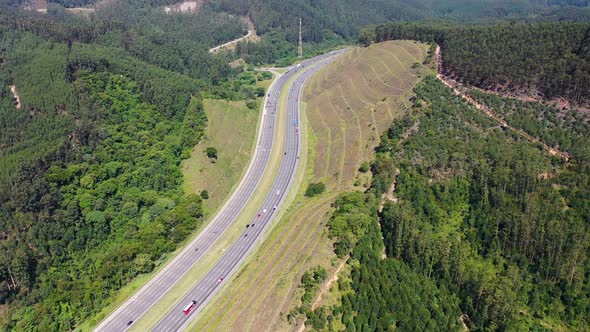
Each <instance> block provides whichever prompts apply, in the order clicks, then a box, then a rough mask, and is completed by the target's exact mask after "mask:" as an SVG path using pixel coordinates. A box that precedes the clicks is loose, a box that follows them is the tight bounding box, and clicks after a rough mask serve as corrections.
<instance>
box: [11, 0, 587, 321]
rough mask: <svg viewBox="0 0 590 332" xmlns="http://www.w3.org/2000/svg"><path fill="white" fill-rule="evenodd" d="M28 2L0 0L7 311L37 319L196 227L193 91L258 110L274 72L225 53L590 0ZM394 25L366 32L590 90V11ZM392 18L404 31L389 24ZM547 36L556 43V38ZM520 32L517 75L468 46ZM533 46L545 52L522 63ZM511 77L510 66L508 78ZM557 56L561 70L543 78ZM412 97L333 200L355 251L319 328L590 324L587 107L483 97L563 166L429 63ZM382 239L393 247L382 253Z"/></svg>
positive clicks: (90, 299) (252, 53)
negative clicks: (588, 18)
mask: <svg viewBox="0 0 590 332" xmlns="http://www.w3.org/2000/svg"><path fill="white" fill-rule="evenodd" d="M22 2H23V1H19V0H14V1H5V2H2V3H1V4H0V83H1V86H0V312H1V313H2V315H1V317H0V326H1V327H2V328H4V329H8V330H13V329H14V330H39V331H64V330H71V329H73V328H75V327H76V326H77V324H79V323H80V322H81V321H83V320H85V319H88V318H89V317H93V314H95V313H96V312H98V311H99V310H100V309H101V308H102V307H104V306H105V305H106V304H108V303H110V302H111V301H112V296H113V294H115V293H116V292H117V290H118V289H120V288H121V287H122V286H124V285H125V284H126V283H128V282H129V281H130V280H132V279H133V278H134V277H136V276H137V275H139V274H142V273H147V272H150V271H151V270H152V269H153V268H154V267H155V266H156V265H157V264H159V263H160V262H161V261H162V260H163V259H165V258H166V253H168V252H170V251H172V250H174V249H175V248H176V247H177V245H178V244H179V243H181V242H182V241H183V240H184V239H185V238H186V237H187V236H188V234H190V233H191V232H192V231H193V230H195V229H196V228H198V227H199V226H200V225H201V224H202V222H203V219H204V218H203V217H204V216H203V211H202V204H201V198H200V197H198V196H195V195H185V193H184V192H182V190H181V189H180V182H181V173H180V168H179V165H180V162H181V160H183V159H184V158H186V157H187V156H188V154H189V152H190V149H191V148H192V146H193V145H194V144H196V143H197V142H198V141H199V139H200V137H201V135H202V134H203V130H204V128H205V126H206V118H205V115H204V112H203V109H202V104H201V100H202V98H203V97H208V98H224V99H246V100H248V101H249V105H253V107H256V105H257V102H256V98H259V97H260V96H263V95H264V91H262V92H261V91H259V90H257V89H256V88H255V84H256V82H257V81H258V80H262V79H267V78H268V75H264V74H261V73H257V72H254V71H253V70H251V69H250V70H243V69H240V68H232V67H230V66H229V65H228V62H230V61H232V60H235V59H236V58H237V57H242V58H244V59H245V60H246V61H247V62H248V63H250V64H268V63H278V64H280V65H286V64H289V63H291V62H292V61H293V60H294V59H295V54H296V40H297V20H298V18H299V17H301V16H303V17H304V40H305V42H306V44H305V54H306V56H309V55H313V54H317V53H320V52H323V51H325V50H326V49H329V48H334V47H339V46H341V45H342V44H344V43H347V42H349V41H351V40H352V38H354V37H355V36H356V34H357V32H358V30H359V28H361V27H363V26H365V25H367V24H373V23H379V22H386V21H390V20H415V19H429V18H443V19H449V20H452V21H469V22H474V21H476V22H482V21H488V20H490V21H495V20H498V19H506V18H523V17H524V18H529V19H531V20H534V19H537V17H545V16H546V17H548V18H551V19H555V20H559V19H562V18H564V17H565V18H575V19H579V20H584V19H585V16H584V15H585V14H584V13H586V12H587V10H586V9H582V8H578V7H575V11H572V8H574V7H571V6H582V7H583V6H587V3H584V2H583V1H525V0H522V1H517V2H514V3H509V4H508V3H504V2H502V1H497V0H486V1H483V2H480V3H478V4H473V3H472V2H469V3H468V2H467V1H466V0H456V1H445V2H438V1H431V0H422V1H418V2H415V1H402V0H400V1H385V0H378V1H349V0H342V1H327V0H320V1H310V0H288V1H282V2H278V1H272V2H271V1H268V0H252V1H242V0H211V1H207V2H206V4H205V6H204V7H203V8H202V10H201V11H200V12H199V13H198V14H191V15H182V14H174V15H168V14H165V13H163V11H162V10H161V8H160V6H162V5H167V4H171V3H173V1H169V0H149V1H146V0H132V1H117V2H113V3H110V4H109V5H107V6H104V7H101V8H99V9H98V10H97V11H96V12H95V13H94V14H92V15H90V16H89V17H87V18H86V17H78V16H75V15H71V14H69V13H67V12H66V11H65V10H64V8H63V7H72V6H80V5H84V6H86V5H88V6H90V5H93V4H94V3H95V2H94V1H91V0H56V1H51V3H52V4H51V5H50V6H49V12H48V14H40V13H34V12H26V11H22V10H19V9H17V7H16V6H18V5H21V4H22ZM558 5H559V6H561V5H566V6H567V7H566V8H561V7H558ZM235 14H240V15H248V16H250V17H251V18H252V20H253V21H254V23H255V24H256V27H257V29H258V32H259V33H262V34H263V35H264V37H263V40H262V41H261V42H259V43H243V44H240V45H238V47H237V52H236V53H235V54H224V55H219V56H214V55H211V54H209V52H208V49H209V48H210V47H212V46H214V45H217V44H221V43H223V42H225V41H228V40H231V39H234V38H236V37H238V36H241V35H243V34H244V33H245V26H244V25H243V24H242V23H241V22H240V20H239V18H238V17H236V15H235ZM575 15H578V16H576V17H574V16H575ZM394 26H395V25H393V24H389V25H382V26H380V27H381V30H375V29H373V30H372V31H371V32H372V35H371V36H370V37H371V38H372V39H373V40H375V39H377V40H385V39H386V38H393V37H392V36H394V35H395V36H396V37H395V38H400V36H401V37H403V38H413V39H420V40H427V41H432V40H436V41H439V42H440V43H441V45H443V48H444V56H445V61H448V63H449V66H450V67H449V68H450V69H449V70H452V72H453V73H455V74H456V75H458V76H463V77H464V80H465V81H466V82H469V83H471V84H480V85H489V84H493V83H501V84H505V83H507V82H508V80H510V83H512V84H521V85H523V87H530V86H536V87H538V88H539V90H540V91H541V92H543V93H544V94H546V95H547V96H566V97H569V98H572V99H574V100H585V98H586V99H587V97H588V91H587V90H588V76H587V74H588V71H587V70H586V69H587V65H588V63H589V62H590V60H589V58H588V40H589V38H588V25H587V24H586V25H584V24H573V23H567V24H553V25H552V24H536V25H519V24H516V25H512V27H515V28H514V29H513V30H523V31H518V33H516V32H515V33H511V32H510V31H509V30H510V29H509V27H510V26H511V25H499V26H490V27H475V26H459V25H457V23H453V24H451V23H441V22H437V23H429V24H425V23H420V24H414V25H412V24H404V25H399V26H402V27H403V28H402V30H395V29H398V28H392V27H394ZM521 27H524V28H523V29H520V28H521ZM387 29H392V30H387ZM403 29H405V30H403ZM385 31H396V32H395V33H391V34H389V35H388V37H385V35H384V34H383V32H385ZM400 31H403V33H406V34H405V35H402V34H401V33H400ZM365 33H366V32H365ZM463 34H465V36H463ZM496 34H497V35H496ZM544 35H546V36H548V37H551V38H553V39H556V40H554V41H553V42H552V43H551V44H549V42H548V41H547V40H549V39H551V38H547V40H544V39H542V38H541V36H544ZM498 36H502V38H507V39H510V38H512V39H511V40H509V41H508V42H506V44H505V45H501V46H502V47H498V48H499V49H498V50H493V51H492V53H491V54H488V53H482V52H483V51H482V50H481V49H478V48H477V45H471V46H469V45H461V43H463V42H470V43H474V44H478V45H479V44H482V45H484V44H485V45H488V46H494V47H495V46H497V45H498V44H500V41H499V40H498V39H497V38H498ZM384 38H385V39H384ZM441 38H442V39H441ZM519 38H521V39H522V38H526V39H525V40H526V41H527V43H530V44H531V45H532V46H531V50H534V49H535V48H534V47H539V48H543V50H544V52H542V54H540V55H539V56H538V57H536V58H530V59H529V58H526V57H525V56H524V55H523V54H524V53H523V54H520V53H519V54H518V56H519V57H518V58H517V59H514V58H512V61H513V62H510V61H509V60H510V57H505V56H503V54H501V56H498V57H497V59H496V58H494V59H492V60H493V61H496V62H494V64H495V65H496V66H504V65H505V66H508V67H506V68H507V69H506V70H502V69H500V68H495V67H494V68H489V66H486V64H485V63H477V61H475V60H474V57H473V56H474V54H475V55H478V56H488V57H494V56H495V54H496V53H493V52H508V51H512V49H514V48H515V47H516V45H519V43H518V42H517V40H518V39H519ZM533 46H534V47H533ZM453 49H454V51H453ZM478 52H479V53H478ZM556 52H557V53H558V54H557V55H556V54H555V53H556ZM559 52H561V53H559ZM527 59H528V60H527ZM531 59H533V60H534V61H540V60H543V61H545V62H546V63H545V64H542V65H540V66H539V65H535V64H529V63H528V62H527V65H526V66H523V65H522V62H523V61H524V62H526V61H529V62H530V61H533V60H531ZM490 61H491V60H490ZM463 67H466V68H468V69H469V70H468V71H465V72H461V68H463ZM510 68H516V69H515V70H510ZM585 70H586V71H585ZM515 73H518V75H520V76H519V77H518V79H516V78H512V77H511V76H510V75H516V74H515ZM549 73H552V74H559V75H557V76H555V77H553V78H554V79H553V80H548V79H547V77H548V75H549ZM544 75H545V76H544ZM10 85H15V86H16V87H17V91H18V94H19V96H20V99H21V104H22V105H21V106H22V107H21V108H20V109H16V108H15V106H14V102H13V95H12V93H11V91H10V89H9V88H8V87H9V86H10ZM417 93H418V97H419V98H418V101H416V106H415V111H416V112H415V114H413V115H412V116H411V117H409V118H407V119H405V120H404V121H402V122H400V123H397V124H396V125H395V126H394V127H392V128H391V129H390V130H389V131H388V133H387V135H385V136H384V137H383V142H382V144H381V145H380V147H379V149H378V151H379V153H378V157H377V159H376V161H375V162H374V163H373V166H372V171H373V173H374V175H375V178H374V181H373V186H372V188H371V189H370V191H369V192H368V193H367V194H362V193H353V194H349V195H345V196H343V197H341V198H340V199H339V200H338V201H337V202H336V204H335V207H336V208H337V209H336V212H335V215H334V217H333V218H332V221H331V223H330V226H331V230H330V232H331V235H332V236H333V237H335V238H337V239H338V241H337V245H336V247H335V250H336V251H337V253H338V255H339V256H341V257H344V256H346V255H348V254H350V255H351V260H352V262H354V264H355V265H354V266H353V269H352V278H351V280H350V283H348V284H343V285H342V289H345V290H346V293H345V294H346V295H345V296H344V297H343V303H342V306H339V307H334V308H323V309H321V310H322V311H321V312H315V313H314V312H307V314H308V316H309V318H310V320H311V321H312V322H313V323H314V324H313V325H314V326H316V327H317V328H321V327H322V326H326V325H322V324H327V323H326V322H328V321H329V320H340V321H341V322H342V323H343V324H345V326H347V327H349V328H350V329H351V330H353V329H356V330H359V329H360V330H373V329H380V328H385V327H387V326H390V325H392V324H395V325H396V326H398V327H400V328H403V329H412V330H420V329H430V328H433V327H438V326H443V327H444V329H448V330H454V329H456V328H457V327H458V326H459V324H460V321H459V320H458V317H459V316H460V315H461V314H466V315H467V316H468V319H467V323H468V325H470V327H473V328H474V329H480V328H481V329H494V328H506V329H517V328H520V327H521V326H523V325H522V324H525V325H526V326H535V327H538V325H539V322H540V321H543V322H548V323H547V324H558V325H559V324H564V325H566V326H568V327H572V328H580V329H583V328H587V324H588V322H587V317H585V315H584V313H587V312H588V304H587V303H588V299H587V298H588V287H589V286H588V281H587V278H586V274H587V271H588V261H587V257H586V256H587V255H586V254H587V251H588V245H587V243H588V240H589V236H588V229H587V227H588V226H587V221H588V207H587V202H588V199H589V193H588V187H589V186H588V181H589V180H588V179H589V176H588V155H590V154H589V153H587V151H588V146H589V145H588V144H587V143H588V142H587V139H588V132H589V131H588V126H587V124H588V123H587V120H586V119H585V118H583V117H579V116H578V115H576V113H574V112H571V113H567V112H566V113H563V112H560V111H557V110H555V109H553V108H550V107H547V106H540V105H537V104H527V103H520V102H514V101H511V100H506V99H499V98H497V97H494V96H487V95H484V94H482V95H478V94H474V95H473V96H474V98H476V99H478V100H480V101H482V102H484V103H486V104H488V105H490V107H493V108H494V109H495V110H496V111H497V112H498V113H499V114H502V115H503V116H505V117H506V118H507V119H508V120H509V121H510V122H513V123H515V125H517V126H518V127H519V128H523V129H524V130H526V131H528V132H530V133H531V134H533V135H535V136H537V137H540V138H542V139H543V140H546V141H547V142H549V144H551V145H553V146H557V147H559V148H562V149H565V150H566V151H568V152H570V153H571V154H572V155H573V156H574V160H573V163H572V164H571V165H567V166H566V165H562V164H561V163H560V162H559V161H558V160H553V159H550V158H548V157H547V156H545V155H543V154H542V153H541V152H540V151H541V150H540V149H539V147H537V146H531V145H530V144H528V143H526V142H521V141H519V138H518V136H513V135H511V134H510V133H509V132H504V131H503V130H502V129H501V128H499V127H497V126H496V125H495V124H493V123H491V120H489V119H487V118H485V117H483V116H481V115H480V114H479V113H477V112H475V111H473V110H471V109H470V108H469V107H467V106H465V105H464V104H463V103H462V102H460V101H459V100H457V99H456V98H454V97H451V96H450V94H449V93H448V91H446V90H445V89H443V88H442V87H441V86H440V84H438V83H436V82H435V81H434V80H433V79H428V80H426V81H425V83H423V84H422V85H421V86H420V87H419V88H418V89H417ZM441 96H442V97H443V98H442V99H441V98H440V97H441ZM441 110H445V112H441ZM416 122H420V126H419V130H418V132H417V134H416V135H412V136H410V138H409V139H408V140H407V141H406V142H402V143H400V142H399V137H400V136H399V135H400V133H403V132H404V131H405V130H407V129H408V128H410V127H411V126H412V125H413V124H414V123H416ZM435 133H436V134H437V135H446V136H435ZM482 133H485V135H483V134H482ZM418 134H420V135H418ZM467 142H469V143H470V144H471V145H469V144H467ZM506 142H508V143H506ZM437 144H438V145H437ZM523 158H527V159H526V162H524V161H523ZM395 169H399V170H400V175H399V177H398V178H397V181H398V183H399V184H398V188H399V189H398V193H397V194H398V196H399V198H400V201H401V203H400V204H397V205H394V204H386V206H385V209H384V210H383V212H382V213H381V214H379V213H378V212H377V210H376V206H377V202H378V200H379V197H380V193H381V192H382V191H383V189H384V188H386V187H388V185H389V184H390V183H391V181H392V180H393V178H394V174H395V172H393V170H395ZM546 202H550V204H547V203H546ZM541 203H544V204H541ZM506 212H510V213H506ZM377 217H380V218H381V231H382V233H383V235H384V239H383V240H382V239H381V237H380V234H381V233H380V228H379V225H378V224H377V223H376V222H375V221H376V220H377V219H376V218H377ZM400 220H401V221H400ZM449 220H451V221H452V222H451V223H449V222H448V221H449ZM563 223H567V226H568V227H563ZM400 225H401V226H400ZM400 227H401V228H400ZM399 229H403V230H404V231H403V232H401V231H398V230H399ZM418 231H419V232H418ZM382 250H385V251H386V253H387V255H388V256H389V257H390V258H388V259H386V260H381V259H380V257H381V254H382ZM458 257H462V258H465V257H467V258H468V259H464V260H463V259H461V260H460V259H458ZM502 285H507V286H505V287H504V286H502ZM534 285H542V287H541V288H539V287H534ZM390 286H392V287H390ZM372 299H375V301H374V302H373V300H372ZM420 299H422V300H420ZM316 324H317V325H316ZM519 324H521V325H519Z"/></svg>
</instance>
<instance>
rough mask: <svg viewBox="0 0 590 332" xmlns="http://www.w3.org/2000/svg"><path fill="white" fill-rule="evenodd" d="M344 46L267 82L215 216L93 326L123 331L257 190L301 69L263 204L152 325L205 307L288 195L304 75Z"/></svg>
mask: <svg viewBox="0 0 590 332" xmlns="http://www.w3.org/2000/svg"><path fill="white" fill-rule="evenodd" d="M343 52H345V50H340V51H335V52H332V53H329V54H324V55H321V56H318V57H315V58H312V59H309V60H306V61H304V62H302V63H301V64H300V65H298V66H293V67H291V68H290V69H289V70H288V71H287V72H286V73H285V74H283V75H281V76H280V77H278V78H277V79H276V80H275V81H274V82H273V84H272V85H271V86H270V88H269V92H268V94H267V96H266V98H265V101H264V108H263V114H262V117H261V124H260V127H259V133H258V142H257V146H256V150H255V152H254V155H253V157H252V160H251V162H250V165H249V166H248V170H247V171H246V174H245V175H244V177H243V179H242V181H241V182H240V184H239V186H238V188H237V189H236V191H235V192H234V193H233V194H232V196H231V197H230V199H229V200H228V201H227V202H226V204H225V205H224V206H223V208H222V209H221V210H220V211H219V213H218V214H217V215H216V216H215V217H214V218H213V220H212V221H211V222H210V223H209V224H208V225H207V226H206V227H205V228H204V229H203V230H202V231H201V233H200V234H199V235H198V236H197V237H196V238H195V239H194V240H193V241H192V242H191V243H189V244H188V245H187V246H186V247H185V249H184V250H183V251H182V252H181V253H179V254H178V255H177V256H176V257H175V258H174V259H173V260H172V261H171V262H170V263H169V264H168V265H167V266H166V267H165V268H163V269H162V270H161V271H159V272H158V273H157V274H156V275H155V276H154V278H152V280H151V281H149V282H148V283H147V284H146V285H145V286H144V287H142V288H141V289H140V290H139V291H138V292H137V293H136V294H135V295H134V296H132V297H131V298H130V299H128V300H127V301H126V302H125V303H124V304H122V305H121V306H120V307H119V308H118V309H117V310H116V311H115V312H113V313H112V314H111V315H110V316H109V317H107V318H106V319H105V320H103V321H102V322H101V324H100V325H99V326H98V327H97V328H96V331H126V330H128V329H129V328H132V327H133V323H134V322H136V321H137V320H139V319H140V318H141V317H142V316H143V315H144V314H145V313H146V312H147V311H148V309H149V308H150V307H151V306H152V305H153V304H155V303H156V302H157V301H158V300H159V299H160V298H161V297H162V296H163V295H164V294H166V292H168V291H169V290H170V289H171V287H172V286H174V284H175V283H176V282H177V281H178V280H180V279H181V278H182V276H184V275H185V274H186V273H187V272H188V271H189V270H190V269H191V267H192V266H193V265H194V264H195V263H196V262H197V261H198V260H199V259H200V258H201V257H203V256H204V255H205V254H206V253H207V252H208V250H209V249H210V248H211V246H212V245H213V244H214V242H215V241H216V240H217V239H218V238H219V237H220V236H221V234H222V233H223V232H224V231H225V230H226V229H227V228H228V227H229V226H230V225H231V224H232V222H233V221H234V220H235V219H236V218H237V217H238V215H239V214H240V213H241V211H242V209H243V208H244V206H245V205H246V203H247V202H248V200H249V199H250V196H251V194H252V193H253V192H254V191H255V190H256V188H257V186H258V184H259V182H260V180H261V178H262V176H263V174H264V171H265V169H266V166H267V164H268V161H269V159H270V154H271V151H272V147H273V142H274V132H275V127H276V126H277V117H276V116H275V115H276V114H278V112H277V111H278V103H279V96H280V93H281V91H282V90H283V88H284V87H285V84H287V83H288V82H289V80H290V79H291V78H293V76H295V75H296V74H298V73H299V72H302V71H303V72H302V73H301V75H299V76H298V77H297V78H296V79H295V80H294V81H293V82H292V85H291V87H290V88H289V93H288V103H287V112H286V116H287V125H286V131H285V133H284V135H285V149H284V151H283V156H282V160H281V164H280V167H279V172H278V174H277V176H276V178H275V180H274V183H273V185H272V187H271V190H270V192H269V193H268V195H267V197H266V199H265V201H264V202H263V204H262V206H260V208H259V210H258V212H257V213H256V214H255V216H253V218H252V220H251V221H250V223H249V224H248V225H249V226H248V227H246V228H245V229H244V231H243V234H242V235H241V236H240V238H239V239H238V240H236V242H234V243H233V244H232V245H231V246H230V247H229V248H228V249H227V250H226V251H225V252H224V254H223V256H222V257H221V258H220V259H219V260H218V261H217V263H216V264H215V265H214V266H213V268H211V270H210V271H209V272H207V274H206V275H205V276H204V277H203V279H201V280H200V281H199V282H198V283H197V284H196V285H195V286H194V287H193V288H192V289H191V290H188V292H187V294H186V296H184V298H183V299H182V300H181V301H180V302H178V303H177V304H175V305H174V306H173V307H171V310H170V311H169V312H168V313H167V315H166V316H165V317H164V318H163V319H162V320H161V321H160V322H159V323H158V324H157V326H156V327H155V328H154V329H153V331H177V330H179V329H183V328H184V327H186V325H188V323H189V322H190V319H192V318H194V317H195V315H196V314H197V313H198V312H199V311H200V310H202V309H203V308H204V306H205V305H206V304H207V303H208V301H210V299H211V298H212V297H213V296H214V295H215V293H216V292H217V291H218V290H219V289H220V288H221V287H220V286H221V285H222V284H223V283H224V282H226V281H227V280H228V278H229V277H230V276H231V275H232V273H233V272H235V270H236V269H237V268H238V267H239V266H240V264H241V263H242V262H243V260H244V259H245V258H246V257H247V255H248V253H249V252H250V251H251V250H252V248H253V247H254V246H255V244H256V243H257V242H258V240H259V239H260V237H261V235H262V234H263V232H264V231H265V230H266V229H267V227H268V226H269V224H270V221H271V220H272V218H273V217H274V215H275V213H276V211H277V210H278V208H280V206H281V203H282V202H283V200H284V199H285V198H286V196H287V193H288V190H289V187H290V185H291V183H292V181H293V178H294V176H295V172H296V169H297V164H298V160H299V149H300V137H299V127H298V126H299V102H300V100H299V98H300V94H301V89H302V88H303V85H304V83H305V81H306V80H307V79H308V78H309V77H310V76H311V75H312V74H313V73H314V72H315V71H317V70H319V69H320V68H322V67H323V66H325V65H326V64H327V63H329V62H331V61H333V59H334V58H335V57H336V56H338V55H339V54H342V53H343ZM192 301H195V302H196V304H195V306H194V308H192V310H191V312H190V313H189V314H188V315H185V314H184V313H183V308H185V307H186V306H187V304H190V303H192Z"/></svg>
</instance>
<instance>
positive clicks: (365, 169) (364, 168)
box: [359, 161, 371, 173]
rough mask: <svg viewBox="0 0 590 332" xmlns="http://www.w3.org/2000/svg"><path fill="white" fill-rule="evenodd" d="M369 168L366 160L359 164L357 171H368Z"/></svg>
mask: <svg viewBox="0 0 590 332" xmlns="http://www.w3.org/2000/svg"><path fill="white" fill-rule="evenodd" d="M369 169H371V167H370V166H369V163H368V162H366V161H365V162H364V163H362V164H361V167H359V172H361V173H367V172H368V171H369Z"/></svg>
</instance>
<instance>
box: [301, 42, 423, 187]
mask: <svg viewBox="0 0 590 332" xmlns="http://www.w3.org/2000/svg"><path fill="white" fill-rule="evenodd" d="M425 56H426V48H425V46H424V45H421V44H418V43H415V42H413V41H392V42H386V43H381V44H377V45H372V46H371V47H368V48H355V49H353V50H352V51H350V52H348V53H347V54H346V55H344V56H342V57H341V58H339V59H338V60H337V61H336V62H334V63H332V64H331V65H329V66H327V67H326V68H325V69H324V70H322V71H321V72H320V73H318V75H316V76H315V77H314V79H312V80H311V82H310V84H309V85H308V87H307V89H306V90H305V96H304V98H305V100H306V102H307V105H308V117H309V125H310V126H311V128H312V130H313V132H314V133H315V135H316V137H317V140H318V144H317V146H316V153H317V154H316V158H315V161H314V163H315V165H314V174H313V180H314V181H320V180H321V181H324V182H325V183H326V184H327V185H328V186H331V187H330V188H331V189H336V190H347V189H350V188H351V186H352V185H353V183H354V180H355V177H356V176H357V170H358V168H359V167H360V164H361V163H362V162H363V161H365V160H370V159H371V157H372V153H373V152H372V151H373V149H374V147H375V145H376V144H377V143H378V142H379V136H380V135H381V134H382V133H383V131H385V130H386V129H387V128H388V127H389V125H390V124H391V121H392V120H393V119H394V118H395V117H398V116H399V115H401V114H403V113H404V112H405V111H407V109H408V106H409V105H410V103H409V99H410V98H411V96H412V89H413V87H414V84H415V83H416V80H417V77H418V75H421V74H422V72H421V71H422V69H418V68H416V69H414V68H412V66H413V64H414V63H415V62H419V63H422V61H423V59H424V58H425Z"/></svg>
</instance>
